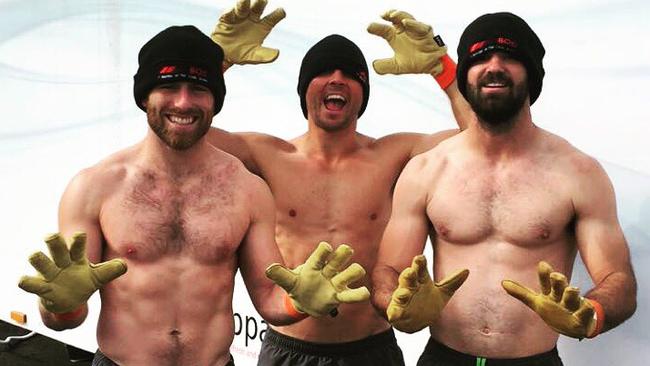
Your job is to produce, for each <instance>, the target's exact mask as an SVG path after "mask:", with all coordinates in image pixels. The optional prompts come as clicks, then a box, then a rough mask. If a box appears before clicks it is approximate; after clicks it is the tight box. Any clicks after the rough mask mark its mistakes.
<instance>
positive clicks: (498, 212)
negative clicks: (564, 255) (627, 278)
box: [427, 169, 574, 246]
mask: <svg viewBox="0 0 650 366" xmlns="http://www.w3.org/2000/svg"><path fill="white" fill-rule="evenodd" d="M430 192H431V195H430V199H429V202H428V206H427V214H428V215H429V218H430V220H431V222H432V224H433V228H434V230H435V233H436V235H437V236H438V238H440V239H442V240H445V241H448V242H452V243H460V244H472V243H478V242H483V241H487V240H490V239H493V240H497V241H504V242H508V243H512V244H515V245H519V246H534V245H544V244H545V243H552V242H556V241H557V240H559V239H562V238H564V237H566V236H567V235H570V230H569V229H570V225H571V223H572V220H573V216H574V211H573V206H572V203H571V196H570V193H569V190H568V189H567V187H566V185H565V184H564V183H563V181H562V179H561V176H559V175H556V174H553V173H549V172H544V171H542V170H538V169H507V170H502V171H489V170H478V171H461V170H455V171H452V172H450V174H445V175H443V176H442V177H441V179H439V181H438V182H437V184H436V186H435V187H432V188H431V191H430Z"/></svg>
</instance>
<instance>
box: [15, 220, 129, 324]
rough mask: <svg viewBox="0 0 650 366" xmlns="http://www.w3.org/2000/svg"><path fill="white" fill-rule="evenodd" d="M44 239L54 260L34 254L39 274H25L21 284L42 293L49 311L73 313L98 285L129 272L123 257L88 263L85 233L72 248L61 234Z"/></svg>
mask: <svg viewBox="0 0 650 366" xmlns="http://www.w3.org/2000/svg"><path fill="white" fill-rule="evenodd" d="M45 242H46V243H47V246H48V248H49V250H50V255H51V256H52V259H50V258H48V257H47V256H46V255H45V254H43V252H37V253H34V254H32V255H31V256H30V257H29V263H31V265H32V266H33V267H34V268H35V269H36V271H38V273H39V276H38V277H32V276H23V277H22V278H21V279H20V282H19V283H18V287H20V288H21V289H23V290H25V291H27V292H31V293H33V294H36V295H38V296H40V297H41V304H42V305H43V307H44V308H45V309H46V310H47V311H50V312H53V313H67V312H71V311H73V310H75V309H77V308H78V307H79V306H81V305H82V304H84V303H85V302H86V301H87V300H88V298H89V297H90V296H91V295H92V294H93V293H94V292H95V291H97V290H98V289H99V288H101V287H102V286H104V285H105V284H107V283H108V282H110V281H112V280H114V279H115V278H117V277H119V276H121V275H123V274H124V273H125V272H126V263H124V261H123V260H121V259H113V260H110V261H107V262H103V263H99V264H92V263H90V262H88V259H87V258H86V234H85V233H81V232H79V233H75V234H74V235H73V236H72V243H71V245H70V248H69V249H68V246H67V245H66V242H65V239H64V238H63V237H62V236H61V235H60V234H58V233H56V234H52V235H49V236H48V237H46V238H45Z"/></svg>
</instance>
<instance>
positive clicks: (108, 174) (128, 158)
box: [70, 146, 137, 194]
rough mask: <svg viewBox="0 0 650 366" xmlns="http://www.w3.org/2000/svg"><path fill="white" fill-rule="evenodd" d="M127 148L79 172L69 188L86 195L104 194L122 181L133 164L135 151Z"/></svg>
mask: <svg viewBox="0 0 650 366" xmlns="http://www.w3.org/2000/svg"><path fill="white" fill-rule="evenodd" d="M136 149H137V147H135V146H133V147H129V148H126V149H124V150H120V151H118V152H116V153H113V154H111V155H109V156H108V157H106V158H104V159H102V160H101V161H99V162H97V163H96V164H95V165H93V166H90V167H87V168H84V169H82V170H81V171H79V173H77V174H76V175H75V176H74V177H73V178H72V180H71V182H70V186H74V187H75V188H77V189H80V190H83V191H84V192H86V193H92V192H96V193H97V194H101V193H105V192H106V191H109V190H111V189H113V188H114V187H116V185H118V184H119V182H121V181H124V180H125V179H126V177H127V175H128V172H129V171H130V170H131V168H132V167H133V164H134V159H135V154H136V153H135V150H136Z"/></svg>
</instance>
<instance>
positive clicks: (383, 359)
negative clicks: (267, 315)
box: [257, 328, 404, 366]
mask: <svg viewBox="0 0 650 366" xmlns="http://www.w3.org/2000/svg"><path fill="white" fill-rule="evenodd" d="M257 365H258V366H364V365H368V366H378V365H387V366H388V365H391V366H392V365H396V366H404V357H403V356H402V351H401V350H400V349H399V347H398V346H397V340H396V339H395V333H393V330H392V329H389V330H387V331H385V332H382V333H379V334H375V335H373V336H370V337H368V338H364V339H361V340H358V341H353V342H345V343H312V342H305V341H301V340H299V339H296V338H292V337H289V336H285V335H283V334H280V333H278V332H276V331H274V330H273V329H270V328H269V329H268V330H267V331H266V336H265V337H264V341H263V342H262V349H261V350H260V357H259V360H258V362H257Z"/></svg>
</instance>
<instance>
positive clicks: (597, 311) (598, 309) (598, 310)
mask: <svg viewBox="0 0 650 366" xmlns="http://www.w3.org/2000/svg"><path fill="white" fill-rule="evenodd" d="M587 301H589V303H591V305H592V306H593V307H594V315H595V316H596V327H595V328H594V331H593V332H591V334H589V335H587V338H594V337H595V336H597V335H599V334H600V332H602V331H603V326H604V325H605V310H604V309H603V306H602V305H600V303H599V302H598V301H596V300H593V299H587Z"/></svg>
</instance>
